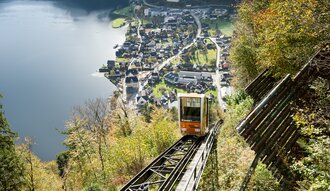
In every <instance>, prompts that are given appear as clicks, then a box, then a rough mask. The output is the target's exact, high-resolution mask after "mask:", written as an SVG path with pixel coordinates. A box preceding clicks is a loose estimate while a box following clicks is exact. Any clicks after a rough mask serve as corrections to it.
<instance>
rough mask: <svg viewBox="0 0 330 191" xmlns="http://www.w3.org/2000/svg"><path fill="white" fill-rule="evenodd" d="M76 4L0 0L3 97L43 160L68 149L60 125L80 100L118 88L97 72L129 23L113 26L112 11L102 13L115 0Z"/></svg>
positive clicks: (9, 112) (18, 127)
mask: <svg viewBox="0 0 330 191" xmlns="http://www.w3.org/2000/svg"><path fill="white" fill-rule="evenodd" d="M68 2H70V3H68ZM76 2H79V1H77V0H72V1H55V2H54V1H52V2H51V1H1V0H0V94H2V95H3V96H4V98H3V99H2V100H1V102H2V104H3V105H4V110H5V116H6V117H7V118H8V120H9V122H10V124H11V127H12V129H13V130H14V131H16V132H18V134H19V136H20V137H25V136H30V137H32V138H33V139H34V141H35V145H34V146H33V150H34V152H35V153H36V154H37V155H38V156H39V157H41V158H42V159H43V160H51V159H55V156H56V154H58V153H59V152H60V151H62V150H63V149H64V146H63V145H62V142H63V140H64V136H63V135H61V134H60V133H59V132H58V131H57V130H56V129H59V130H63V129H64V123H65V121H66V120H68V119H69V117H70V112H71V109H72V107H73V106H75V105H81V104H83V103H84V102H85V101H86V100H87V99H93V98H97V97H101V98H107V97H108V96H110V95H111V94H112V92H113V91H114V90H115V86H114V85H112V84H111V83H110V82H109V81H108V80H106V79H105V78H104V77H102V75H99V74H98V73H96V71H97V70H98V68H99V67H100V66H101V65H102V64H106V61H107V60H108V59H114V58H115V53H114V51H113V46H114V45H115V44H121V43H122V42H123V41H124V39H125V35H124V34H125V30H126V29H125V28H122V29H112V28H111V25H110V21H109V19H108V16H107V15H108V13H109V11H106V10H103V11H98V9H100V8H102V9H108V8H111V7H109V6H111V0H110V4H109V1H107V2H108V3H107V4H106V5H107V7H104V2H106V1H102V0H99V1H84V0H83V1H81V2H85V4H84V3H82V4H79V3H76ZM86 2H89V3H90V2H98V3H99V4H97V5H95V4H94V5H95V6H93V7H91V6H90V4H88V3H86ZM113 2H116V3H117V4H115V3H114V6H118V2H119V1H118V0H113ZM64 3H66V4H64ZM74 5H77V6H74ZM81 5H82V6H81ZM89 8H90V9H89Z"/></svg>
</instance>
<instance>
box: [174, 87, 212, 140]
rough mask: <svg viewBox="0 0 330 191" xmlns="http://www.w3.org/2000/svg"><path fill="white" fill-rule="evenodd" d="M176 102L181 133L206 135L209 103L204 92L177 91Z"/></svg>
mask: <svg viewBox="0 0 330 191" xmlns="http://www.w3.org/2000/svg"><path fill="white" fill-rule="evenodd" d="M178 102H179V126H180V130H181V134H182V135H197V136H204V135H206V134H207V133H208V126H209V109H208V108H209V103H208V98H207V97H206V96H205V94H197V93H186V94H183V93H179V94H178Z"/></svg>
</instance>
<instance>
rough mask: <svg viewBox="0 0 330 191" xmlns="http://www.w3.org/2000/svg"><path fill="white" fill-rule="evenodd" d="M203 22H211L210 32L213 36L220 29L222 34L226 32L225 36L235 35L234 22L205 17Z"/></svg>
mask: <svg viewBox="0 0 330 191" xmlns="http://www.w3.org/2000/svg"><path fill="white" fill-rule="evenodd" d="M201 22H202V23H206V24H209V26H210V29H209V33H210V35H211V36H214V35H216V34H217V30H220V31H221V32H222V34H224V35H225V36H232V35H233V31H234V25H233V23H232V22H229V21H224V20H219V19H217V20H210V19H204V20H202V21H201Z"/></svg>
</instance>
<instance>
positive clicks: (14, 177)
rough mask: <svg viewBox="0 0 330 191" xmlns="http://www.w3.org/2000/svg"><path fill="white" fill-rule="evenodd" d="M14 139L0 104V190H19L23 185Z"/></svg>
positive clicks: (21, 168)
mask: <svg viewBox="0 0 330 191" xmlns="http://www.w3.org/2000/svg"><path fill="white" fill-rule="evenodd" d="M0 98H1V95H0ZM16 137H17V135H16V134H15V133H14V132H13V131H12V130H11V129H10V127H9V124H8V122H7V120H6V118H5V116H4V112H3V111H2V104H1V103H0V190H6V191H7V190H21V188H22V186H23V185H24V179H23V165H22V162H21V161H20V159H19V157H18V156H17V154H16V152H15V144H14V141H15V139H16Z"/></svg>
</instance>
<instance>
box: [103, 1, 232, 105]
mask: <svg viewBox="0 0 330 191" xmlns="http://www.w3.org/2000/svg"><path fill="white" fill-rule="evenodd" d="M125 9H126V11H127V12H131V11H133V13H131V14H133V16H132V17H129V18H126V19H125V25H126V26H127V27H128V29H127V33H126V40H125V42H124V43H123V44H122V45H116V46H115V47H114V48H115V49H116V60H108V61H107V64H106V65H104V66H103V67H102V68H100V69H99V71H100V72H102V73H105V76H106V77H107V78H108V79H109V80H110V81H111V82H112V83H113V84H115V85H116V86H117V88H118V90H119V91H120V92H121V94H122V99H123V100H124V103H125V104H127V105H128V106H129V107H131V108H134V109H137V110H141V109H142V108H143V107H144V106H146V105H147V104H149V103H150V104H155V105H156V106H159V107H164V108H171V107H173V106H174V105H176V101H177V100H176V99H177V93H179V92H196V93H206V94H209V96H210V97H211V98H212V99H218V100H219V103H220V104H221V105H222V108H223V109H224V110H225V102H224V100H225V97H226V95H229V94H231V87H230V84H229V80H230V73H229V68H230V64H229V63H228V61H227V57H228V55H229V54H228V52H229V46H230V42H231V37H230V36H225V35H224V34H223V33H222V32H221V31H220V30H219V27H220V26H219V25H220V24H221V23H220V24H219V21H220V20H221V22H222V21H226V20H227V23H229V22H228V20H230V19H231V17H232V15H231V14H229V11H228V10H227V9H222V8H221V9H220V8H194V9H174V8H165V7H156V6H155V7H147V6H144V5H143V4H142V3H139V2H134V3H133V4H131V5H130V7H129V8H124V9H123V10H125ZM121 25H123V24H121ZM218 54H220V55H218ZM216 88H218V89H219V90H221V92H219V94H218V93H217V91H216Z"/></svg>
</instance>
